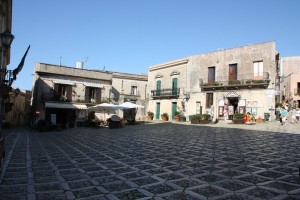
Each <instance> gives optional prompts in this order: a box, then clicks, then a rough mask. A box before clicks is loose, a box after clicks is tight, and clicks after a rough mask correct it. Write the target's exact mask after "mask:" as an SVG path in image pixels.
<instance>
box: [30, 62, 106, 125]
mask: <svg viewBox="0 0 300 200" xmlns="http://www.w3.org/2000/svg"><path fill="white" fill-rule="evenodd" d="M111 84H112V73H110V72H107V71H95V70H86V69H82V68H80V67H79V68H77V67H76V68H75V67H65V66H58V65H51V64H45V63H36V64H35V74H34V87H33V91H32V94H33V99H32V108H33V111H34V112H35V116H36V117H35V119H33V120H34V121H33V124H35V123H36V122H37V120H39V119H43V120H47V121H51V122H52V123H54V124H58V125H60V126H62V127H74V126H75V125H79V123H81V122H82V121H84V120H85V119H86V115H87V113H86V109H87V108H88V107H91V106H94V105H96V104H100V103H102V102H109V97H110V91H111V89H112V85H111Z"/></svg>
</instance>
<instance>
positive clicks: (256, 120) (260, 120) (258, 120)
mask: <svg viewBox="0 0 300 200" xmlns="http://www.w3.org/2000/svg"><path fill="white" fill-rule="evenodd" d="M255 122H256V123H262V122H264V119H255Z"/></svg>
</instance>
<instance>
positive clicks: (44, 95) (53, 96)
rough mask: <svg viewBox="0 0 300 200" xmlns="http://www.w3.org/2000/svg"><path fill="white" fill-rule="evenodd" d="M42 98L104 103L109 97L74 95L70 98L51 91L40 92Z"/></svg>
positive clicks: (46, 99)
mask: <svg viewBox="0 0 300 200" xmlns="http://www.w3.org/2000/svg"><path fill="white" fill-rule="evenodd" d="M42 100H43V101H44V102H45V101H63V102H77V103H89V104H100V103H104V102H110V99H109V98H106V97H101V98H97V99H93V98H84V99H82V98H79V97H76V96H72V98H70V97H67V96H61V95H57V94H55V93H53V92H49V93H46V92H44V93H42Z"/></svg>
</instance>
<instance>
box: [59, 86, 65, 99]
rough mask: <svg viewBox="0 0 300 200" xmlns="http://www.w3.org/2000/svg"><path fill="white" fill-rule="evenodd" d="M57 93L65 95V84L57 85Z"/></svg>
mask: <svg viewBox="0 0 300 200" xmlns="http://www.w3.org/2000/svg"><path fill="white" fill-rule="evenodd" d="M58 94H59V95H60V96H65V97H66V96H67V85H61V84H59V85H58Z"/></svg>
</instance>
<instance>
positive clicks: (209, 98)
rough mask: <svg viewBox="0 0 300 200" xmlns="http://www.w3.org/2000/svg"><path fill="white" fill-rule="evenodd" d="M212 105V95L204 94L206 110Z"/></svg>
mask: <svg viewBox="0 0 300 200" xmlns="http://www.w3.org/2000/svg"><path fill="white" fill-rule="evenodd" d="M213 104H214V93H206V108H210V107H211V106H212V105H213Z"/></svg>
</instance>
